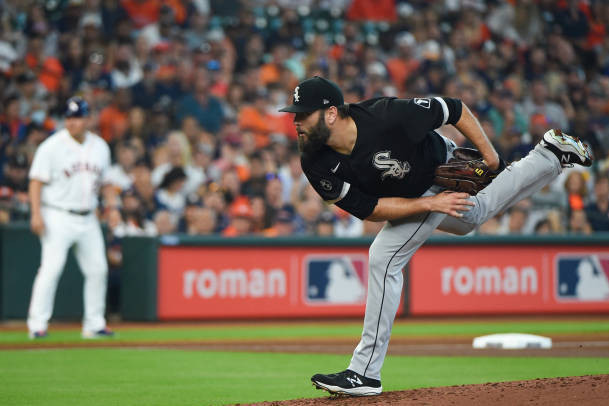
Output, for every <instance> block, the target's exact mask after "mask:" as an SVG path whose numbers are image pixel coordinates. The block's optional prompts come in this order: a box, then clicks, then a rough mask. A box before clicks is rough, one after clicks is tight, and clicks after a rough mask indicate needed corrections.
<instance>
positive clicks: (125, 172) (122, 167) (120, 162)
mask: <svg viewBox="0 0 609 406" xmlns="http://www.w3.org/2000/svg"><path fill="white" fill-rule="evenodd" d="M115 151H116V152H115V156H116V158H117V162H116V163H115V164H114V165H112V166H111V167H110V169H109V170H108V174H107V175H106V179H107V182H108V183H110V184H112V185H114V186H115V187H116V188H117V189H118V190H120V191H123V190H127V189H129V188H131V186H132V185H133V173H132V171H133V168H134V167H135V162H136V160H137V150H136V148H135V147H134V146H133V145H132V144H131V143H130V142H121V143H118V144H117V145H116V148H115Z"/></svg>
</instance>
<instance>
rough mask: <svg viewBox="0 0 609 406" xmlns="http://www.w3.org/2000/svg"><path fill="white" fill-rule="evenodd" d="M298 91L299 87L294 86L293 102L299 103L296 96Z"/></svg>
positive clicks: (298, 98) (298, 97)
mask: <svg viewBox="0 0 609 406" xmlns="http://www.w3.org/2000/svg"><path fill="white" fill-rule="evenodd" d="M298 89H300V86H296V89H294V102H299V101H300V95H299V94H298Z"/></svg>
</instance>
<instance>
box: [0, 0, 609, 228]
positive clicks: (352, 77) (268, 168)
mask: <svg viewBox="0 0 609 406" xmlns="http://www.w3.org/2000/svg"><path fill="white" fill-rule="evenodd" d="M22 3H23V4H22ZM59 3H61V4H60V5H59V6H58V7H55V8H52V9H51V8H45V7H43V6H41V5H40V4H38V3H36V2H34V3H32V4H29V3H28V2H12V3H11V4H12V6H11V8H10V10H9V12H8V13H5V15H4V17H5V19H4V20H3V21H4V22H5V24H2V28H0V31H1V32H2V39H1V40H0V72H2V74H0V89H2V90H1V91H0V92H1V93H0V106H2V107H1V108H0V172H1V171H2V170H5V169H6V171H7V172H10V171H11V170H12V169H11V168H9V165H8V164H7V162H8V161H10V160H12V159H13V158H14V157H15V156H17V155H16V154H17V153H19V154H24V155H25V156H26V157H28V163H29V160H30V159H31V157H32V156H33V153H34V151H35V149H36V147H37V145H39V144H40V142H41V141H42V140H44V139H45V138H46V136H48V135H49V134H51V133H52V131H53V129H54V128H55V127H56V122H60V120H61V118H60V111H59V107H58V106H61V105H63V101H65V99H66V98H67V97H68V95H71V94H72V93H74V92H78V93H81V94H82V96H83V97H85V98H86V99H87V100H88V101H89V104H90V106H91V111H92V114H91V115H92V120H91V125H92V127H93V128H92V129H93V130H94V131H96V132H98V133H100V134H101V135H102V136H104V137H105V138H106V139H107V140H109V141H110V142H111V143H112V144H114V145H116V148H113V156H112V158H113V161H114V162H117V165H118V166H115V169H118V167H119V166H121V165H125V168H127V167H128V166H130V165H133V167H132V169H131V170H128V169H125V170H122V171H123V173H122V175H125V176H114V178H117V179H118V178H120V179H122V181H120V182H117V183H120V184H121V186H120V187H121V188H123V189H124V190H123V194H124V197H123V199H124V201H123V204H125V202H127V203H128V204H129V205H130V207H131V206H133V207H136V206H138V205H139V206H141V213H140V214H137V215H136V214H135V213H130V214H129V213H127V211H125V210H123V218H122V219H121V221H120V222H122V223H124V224H126V227H131V225H130V224H134V225H137V226H134V228H135V229H139V228H145V227H143V224H145V222H146V220H148V221H152V220H153V219H155V213H157V210H158V207H157V202H156V201H155V194H158V192H159V189H158V188H159V185H160V184H161V182H162V180H163V177H164V176H165V175H166V174H167V173H168V172H169V171H170V169H171V168H172V167H174V166H179V167H181V168H182V170H183V171H184V172H185V174H186V184H185V186H184V188H183V191H182V192H181V194H182V195H183V196H187V195H189V194H191V193H197V194H198V195H199V196H200V198H201V199H202V200H203V201H204V202H205V210H203V208H202V207H198V208H197V209H196V210H194V211H195V212H196V213H199V214H197V215H196V216H192V217H197V218H198V217H199V216H203V217H207V218H208V219H209V218H210V215H209V214H210V213H209V212H210V211H211V212H213V213H215V214H216V216H215V217H216V221H215V225H213V224H214V222H212V221H209V220H202V222H203V223H204V224H203V226H201V225H199V224H196V223H197V222H196V221H194V220H193V221H189V222H188V223H189V229H188V231H187V232H190V233H195V234H198V233H200V232H201V231H198V230H201V229H203V230H207V229H209V227H212V228H214V232H216V233H220V232H221V231H222V230H224V229H225V228H226V227H227V226H228V223H229V215H228V214H229V213H228V212H227V209H226V207H227V205H228V204H230V203H232V201H233V200H238V199H240V198H241V195H248V196H249V197H250V204H251V206H252V211H253V213H254V214H253V217H252V220H251V223H252V224H251V232H252V233H257V234H261V233H262V230H263V229H265V228H269V227H271V226H272V225H274V224H276V222H275V216H276V215H277V214H278V213H279V211H280V210H281V208H282V207H283V206H284V205H285V204H290V203H291V204H292V205H293V206H294V207H295V216H294V217H295V219H294V230H293V231H294V233H301V232H305V233H308V234H314V233H316V232H318V228H322V229H324V230H326V231H327V230H328V229H329V228H330V227H329V224H321V223H320V222H319V221H318V218H319V217H320V216H324V215H322V214H321V213H322V212H323V210H324V207H323V204H322V202H321V201H320V200H319V198H318V197H317V196H316V195H315V194H313V196H311V195H310V194H309V193H308V192H307V190H309V189H310V185H309V183H308V180H307V179H306V177H304V175H303V174H302V172H301V170H300V168H299V166H300V163H299V156H298V154H296V153H294V152H293V151H294V150H295V149H296V133H295V129H294V126H293V125H292V123H291V119H292V117H291V116H290V115H286V114H278V113H277V112H276V110H277V108H276V107H277V106H281V105H285V103H286V102H287V100H286V99H288V98H290V97H292V93H293V91H294V87H295V86H296V84H295V82H297V81H298V80H299V79H301V78H303V77H305V76H311V75H313V74H321V75H323V76H326V77H328V78H329V79H332V80H334V81H337V82H340V84H341V87H342V88H343V89H345V100H346V101H348V102H351V101H357V100H360V99H362V98H364V97H365V95H366V94H370V95H372V94H392V95H393V94H395V95H396V96H399V97H428V95H429V94H430V93H436V92H437V93H446V94H449V95H451V96H454V97H459V98H461V99H462V100H463V101H464V102H465V103H466V104H467V105H469V106H470V108H472V110H473V111H474V112H475V114H476V115H477V116H478V118H479V120H480V123H481V125H482V126H483V128H484V129H485V131H486V133H487V134H488V135H489V137H491V139H492V142H493V144H494V145H495V147H496V148H497V150H498V151H499V153H500V154H501V155H502V156H503V157H504V158H505V159H507V160H513V159H518V158H519V157H521V156H523V155H524V154H526V152H528V150H529V149H530V148H531V146H532V145H534V144H535V143H536V142H537V140H538V138H539V137H540V136H541V135H542V134H543V133H544V132H545V131H547V130H548V129H549V128H560V129H562V130H565V131H566V132H569V131H572V134H573V135H577V136H579V137H580V138H581V139H583V140H584V141H585V142H587V143H589V144H590V146H591V147H592V148H593V150H594V153H595V155H596V157H597V162H598V165H597V167H595V168H594V171H596V172H598V173H603V172H605V171H606V170H607V168H608V167H609V161H604V160H603V158H605V157H607V155H608V151H609V114H608V113H609V96H608V95H609V81H608V80H607V77H608V75H609V57H607V52H606V51H607V50H606V49H605V48H606V46H605V45H606V44H605V42H606V41H604V39H605V37H606V27H607V26H609V25H608V21H607V13H606V11H607V6H606V5H605V4H604V2H600V1H594V2H590V4H587V3H586V2H582V1H568V2H567V1H563V2H550V1H544V2H538V1H535V0H522V1H511V2H486V3H484V2H481V1H476V2H451V4H450V6H449V7H438V5H437V4H436V3H438V2H435V3H434V2H423V1H417V2H407V3H408V4H407V6H405V4H406V3H404V2H395V1H392V0H387V1H386V2H383V5H382V7H378V5H377V4H376V3H374V2H372V3H370V4H371V5H372V6H370V5H368V6H366V5H365V4H364V3H366V2H365V1H362V2H359V1H358V2H356V3H357V4H356V5H353V4H355V3H353V4H351V5H349V7H350V8H349V9H347V4H348V2H342V1H340V2H321V3H319V4H318V5H317V6H316V7H318V9H319V10H317V9H315V8H313V9H311V14H309V15H308V16H305V15H301V14H300V11H299V9H298V8H297V6H300V5H302V4H301V3H302V2H297V1H287V2H286V1H281V2H269V1H267V0H263V1H262V2H258V3H259V4H258V3H256V5H257V6H256V8H255V9H253V10H252V9H248V8H246V7H244V6H243V4H241V2H238V1H231V2H228V1H224V2H219V1H213V2H209V1H206V0H204V1H194V2H181V1H178V0H163V1H158V0H121V1H112V0H103V1H86V2H74V1H68V2H59ZM63 3H66V4H65V5H63ZM81 3H82V4H81ZM271 3H272V5H273V6H277V9H278V11H277V13H274V14H273V15H270V14H269V13H267V12H266V11H265V12H263V13H260V14H257V13H258V11H257V10H265V7H266V6H267V5H270V4H271ZM326 3H328V4H331V5H332V6H333V7H334V8H333V9H332V11H331V12H329V10H327V9H326V8H327V7H329V6H328V5H327V4H326ZM373 3H374V4H373ZM453 3H454V4H453ZM315 4H317V3H315ZM447 4H448V3H447ZM369 6H370V7H371V9H370V10H372V11H374V13H378V14H379V15H380V16H384V18H388V20H387V22H386V23H382V24H378V23H371V22H370V21H360V20H350V19H349V18H350V17H351V16H359V17H362V18H364V17H366V18H370V14H368V15H366V12H368V11H369V10H368V11H366V10H367V9H366V7H369ZM362 7H363V8H362ZM349 10H351V11H349ZM399 10H401V11H402V12H401V13H399V12H398V11H399ZM404 10H410V12H407V11H404ZM267 11H268V10H267ZM318 13H321V14H323V20H324V21H325V22H327V23H328V24H327V28H322V27H320V26H319V25H318V22H319V21H321V19H320V18H318V17H319V16H318ZM321 14H319V15H321ZM20 16H25V17H26V18H25V21H22V20H21V19H20V18H21V17H20ZM542 17H543V18H542ZM557 27H560V30H558V29H557ZM385 28H386V29H385ZM129 93H131V97H132V101H128V99H129V97H128V96H127V95H128V94H129ZM568 127H571V128H568ZM441 131H443V133H445V135H447V136H449V137H450V138H451V139H454V140H455V142H457V143H458V144H459V145H461V144H463V143H464V141H465V140H464V138H463V137H462V135H460V134H459V133H458V132H454V131H453V132H451V131H449V130H446V129H444V128H443V129H442V130H441ZM177 134H182V135H177ZM123 145H130V146H132V147H133V148H128V150H129V151H133V152H135V163H132V162H133V161H134V159H133V157H132V155H133V153H132V152H127V153H125V154H123ZM263 146H264V148H262V147H263ZM290 151H292V152H290ZM123 155H127V157H125V156H123ZM152 171H154V175H153V177H152V178H153V179H154V182H151V172H152ZM570 173H571V172H569V171H565V172H564V175H563V177H562V178H561V179H560V180H559V181H557V182H555V183H554V184H552V185H551V186H550V187H549V188H547V190H544V191H542V192H539V193H538V194H536V195H535V196H532V203H533V204H532V206H531V208H530V210H529V211H528V213H529V214H528V218H529V220H528V222H527V225H526V226H525V229H526V230H527V232H533V228H534V227H533V226H532V224H538V223H539V224H541V226H540V230H546V229H547V227H548V226H547V224H549V227H550V230H551V231H552V232H553V233H562V232H564V230H565V228H567V227H569V219H570V218H572V219H573V220H574V221H575V223H576V224H581V223H582V221H580V220H582V219H581V214H573V215H570V213H571V211H573V212H574V213H575V211H578V210H580V211H581V210H582V209H583V208H584V207H585V210H586V214H587V215H588V216H589V218H588V221H589V222H590V225H591V227H592V228H593V229H600V228H602V227H603V226H599V223H598V221H597V220H598V219H600V218H603V217H602V216H603V215H604V213H605V212H606V210H604V209H603V207H604V206H603V203H602V202H603V201H604V200H603V198H602V195H603V193H602V192H601V198H600V199H599V198H598V197H597V200H598V201H600V202H601V203H600V208H598V211H599V212H600V213H601V214H600V217H598V216H597V215H595V214H593V213H596V212H595V211H594V210H596V209H593V205H595V204H597V205H598V203H588V199H589V198H590V196H587V195H586V194H585V193H583V194H582V193H580V192H578V191H577V190H576V189H578V188H579V187H576V186H573V187H571V186H570V189H569V190H570V195H571V197H570V199H567V197H566V196H565V193H566V189H565V187H564V185H563V182H564V179H566V178H567V177H568V176H571V175H569V174H570ZM115 175H116V174H115ZM276 176H278V177H279V179H278V180H276V179H274V178H275V177H276ZM572 176H575V175H572ZM588 176H590V179H592V178H591V176H592V172H590V173H586V174H585V176H584V180H585V181H586V182H583V183H584V184H585V183H590V184H589V185H588V186H589V187H590V188H591V186H592V183H591V182H590V179H588V178H587V177H588ZM602 176H604V175H601V177H602ZM127 177H129V178H132V184H131V185H129V183H128V181H127ZM267 177H268V179H267ZM7 178H12V175H11V174H7V175H6V176H4V178H3V176H2V174H0V182H6V181H7ZM115 180H116V179H115ZM573 182H574V183H578V181H573ZM600 182H601V183H600V186H599V187H600V189H601V190H602V189H603V187H604V186H603V183H602V182H603V181H602V180H600ZM579 183H580V184H581V183H582V182H581V180H580V181H579ZM130 187H131V188H133V190H132V191H130V189H129V188H130ZM11 191H12V192H13V195H11V196H10V198H9V197H8V195H9V194H10V193H8V192H7V191H6V190H5V192H4V195H5V197H4V203H6V201H7V200H6V199H8V201H10V202H11V207H13V209H11V210H12V211H11V210H9V214H10V216H9V217H11V216H12V218H13V219H17V218H19V216H22V215H23V216H25V215H27V199H26V200H23V199H21V198H20V196H22V195H23V193H21V194H20V192H17V193H14V190H13V188H12V187H11ZM163 193H164V192H163ZM596 194H597V193H596V186H595V195H596ZM136 202H139V203H137V204H136ZM227 202H228V203H227ZM567 202H569V204H568V207H567ZM5 206H6V204H5ZM16 207H19V210H17V209H16ZM23 208H25V210H22V209H23ZM138 210H140V209H138ZM19 213H21V214H19ZM138 213H139V212H138ZM205 213H206V214H205ZM597 214H598V213H597ZM176 215H177V213H176V214H174V217H175V216H176ZM516 216H517V215H516ZM166 217H167V213H164V212H163V213H162V214H161V215H160V216H158V218H156V219H157V220H158V223H159V225H160V226H161V227H160V228H161V230H162V232H161V233H166V232H174V231H175V225H171V224H169V223H167V222H166V221H165V220H166ZM189 217H191V216H189ZM261 219H264V221H262V220H261ZM545 219H547V220H548V221H547V222H546V221H545ZM111 220H113V221H115V222H116V220H117V219H116V218H114V219H111ZM345 220H349V221H348V222H346V223H345V224H347V225H350V227H352V226H353V224H352V223H351V219H348V218H347V219H345ZM503 221H506V222H507V221H508V216H507V214H506V219H505V220H503ZM120 222H119V223H120ZM540 222H541V223H540ZM337 223H339V224H337V225H336V226H335V227H333V233H338V234H340V235H344V234H345V233H346V234H349V235H361V234H362V233H363V234H370V235H373V234H375V233H376V232H378V227H380V226H382V223H369V222H364V223H362V224H360V225H356V227H355V228H354V229H355V230H356V232H352V231H350V232H346V231H344V228H345V227H344V226H343V225H341V224H343V222H341V221H337ZM601 223H602V221H601ZM505 224H507V223H505ZM187 228H188V227H187ZM347 228H349V227H347ZM497 228H498V224H497V219H494V220H490V221H489V222H488V223H487V224H485V225H483V226H482V227H480V230H479V231H478V232H479V233H485V232H486V233H497V232H498V230H497ZM574 228H577V227H574ZM579 228H580V229H585V227H583V228H582V227H579ZM182 229H185V228H184V227H182ZM205 232H207V231H205Z"/></svg>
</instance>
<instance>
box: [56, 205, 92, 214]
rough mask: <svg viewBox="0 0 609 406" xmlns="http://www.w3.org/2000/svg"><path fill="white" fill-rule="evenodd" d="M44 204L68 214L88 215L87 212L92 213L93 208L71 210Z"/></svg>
mask: <svg viewBox="0 0 609 406" xmlns="http://www.w3.org/2000/svg"><path fill="white" fill-rule="evenodd" d="M45 206H47V207H50V208H52V209H56V210H61V211H67V212H68V213H70V214H75V215H77V216H88V215H89V214H91V213H92V211H93V210H73V209H64V208H62V207H57V206H53V205H50V204H45Z"/></svg>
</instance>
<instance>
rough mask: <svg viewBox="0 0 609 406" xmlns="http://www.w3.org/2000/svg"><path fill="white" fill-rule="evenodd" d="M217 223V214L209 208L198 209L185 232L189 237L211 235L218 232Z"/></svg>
mask: <svg viewBox="0 0 609 406" xmlns="http://www.w3.org/2000/svg"><path fill="white" fill-rule="evenodd" d="M216 223H217V215H216V212H214V211H213V210H212V209H210V208H208V207H197V208H196V209H195V212H194V213H193V215H192V219H191V220H190V221H189V222H188V223H187V226H186V231H185V232H186V234H189V235H210V234H213V233H214V232H215V231H216Z"/></svg>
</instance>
